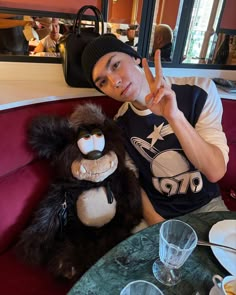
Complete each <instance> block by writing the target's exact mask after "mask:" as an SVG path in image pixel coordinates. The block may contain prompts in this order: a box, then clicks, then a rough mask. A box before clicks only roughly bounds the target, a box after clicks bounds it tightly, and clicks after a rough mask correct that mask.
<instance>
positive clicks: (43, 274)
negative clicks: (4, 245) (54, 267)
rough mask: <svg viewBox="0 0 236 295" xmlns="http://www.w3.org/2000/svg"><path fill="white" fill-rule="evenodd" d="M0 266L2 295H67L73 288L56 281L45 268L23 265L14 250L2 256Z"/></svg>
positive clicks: (0, 290)
mask: <svg viewBox="0 0 236 295" xmlns="http://www.w3.org/2000/svg"><path fill="white" fill-rule="evenodd" d="M0 266H1V270H0V272H1V276H0V294H2V295H13V294H17V295H33V294H37V295H65V294H66V293H67V292H68V291H69V289H70V288H71V287H72V283H68V282H65V281H57V280H56V279H54V278H53V277H52V275H51V274H49V273H48V272H47V271H46V270H45V268H44V269H43V268H40V267H32V266H29V265H26V264H24V263H22V262H21V261H20V260H19V259H17V258H16V257H15V254H14V250H13V249H11V250H9V251H7V252H5V253H3V254H2V255H0Z"/></svg>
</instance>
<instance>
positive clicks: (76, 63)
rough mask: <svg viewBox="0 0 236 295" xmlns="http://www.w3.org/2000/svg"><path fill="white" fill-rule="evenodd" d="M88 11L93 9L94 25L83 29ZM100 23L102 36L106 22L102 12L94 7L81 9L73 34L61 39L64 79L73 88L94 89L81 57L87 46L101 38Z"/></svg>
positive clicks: (75, 21) (67, 34)
mask: <svg viewBox="0 0 236 295" xmlns="http://www.w3.org/2000/svg"><path fill="white" fill-rule="evenodd" d="M88 9H91V10H92V11H93V13H94V15H95V21H94V25H93V26H92V27H84V28H83V27H82V25H81V21H82V19H84V15H85V11H86V10H88ZM99 23H101V34H103V33H104V22H103V16H102V14H101V12H100V11H99V9H98V8H97V7H95V6H93V5H85V6H83V7H81V8H80V10H79V11H78V13H77V15H76V18H75V19H74V23H73V30H72V32H69V33H66V34H65V35H63V36H62V37H61V38H60V41H59V51H60V54H61V58H62V67H63V72H64V77H65V80H66V83H67V84H68V85H70V86H72V87H84V88H91V87H92V86H91V85H90V84H89V82H88V81H87V80H86V78H85V76H84V74H83V70H82V65H81V56H82V53H83V50H84V48H85V46H86V45H87V44H88V43H89V42H91V41H92V40H93V39H95V38H97V37H98V36H100V33H99Z"/></svg>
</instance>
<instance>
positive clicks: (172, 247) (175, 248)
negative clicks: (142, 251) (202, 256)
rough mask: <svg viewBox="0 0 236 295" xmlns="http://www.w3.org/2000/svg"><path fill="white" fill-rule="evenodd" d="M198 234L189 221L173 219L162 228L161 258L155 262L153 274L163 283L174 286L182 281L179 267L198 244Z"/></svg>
mask: <svg viewBox="0 0 236 295" xmlns="http://www.w3.org/2000/svg"><path fill="white" fill-rule="evenodd" d="M197 240H198V238H197V234H196V232H195V231H194V229H193V228H192V227H191V226H190V225H188V224H187V223H185V222H183V221H180V220H175V219H171V220H168V221H165V222H164V223H163V224H162V225H161V228H160V242H159V259H157V260H156V261H155V262H154V263H153V267H152V270H153V274H154V276H155V277H156V279H157V280H158V281H160V282H161V283H163V284H165V285H168V286H173V285H175V284H177V283H178V282H179V281H180V277H181V276H180V270H179V268H180V267H181V266H182V265H183V264H184V263H185V261H186V260H187V258H188V257H189V255H190V254H191V253H192V252H193V250H194V248H195V247H196V245H197Z"/></svg>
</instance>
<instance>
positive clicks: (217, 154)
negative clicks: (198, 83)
mask: <svg viewBox="0 0 236 295" xmlns="http://www.w3.org/2000/svg"><path fill="white" fill-rule="evenodd" d="M169 124H170V125H171V127H172V129H173V131H174V133H175V135H176V136H177V138H178V140H179V142H180V144H181V147H182V148H183V150H184V152H185V154H186V156H187V157H188V159H189V161H190V162H191V163H192V164H193V165H194V166H195V167H196V168H197V169H198V170H199V171H201V172H202V173H203V174H204V175H205V176H206V177H207V178H208V180H209V181H211V182H217V181H218V180H219V179H221V178H222V177H223V176H224V174H225V172H226V165H225V161H224V157H223V154H222V152H221V151H220V149H219V148H218V147H217V146H214V145H212V144H209V143H207V142H206V141H205V140H204V139H202V138H201V136H200V135H199V134H198V133H197V132H196V130H195V129H194V128H193V127H192V126H191V125H190V124H189V122H188V121H187V119H186V118H185V117H184V114H183V113H182V112H179V113H178V117H177V118H175V119H174V120H173V121H172V122H169Z"/></svg>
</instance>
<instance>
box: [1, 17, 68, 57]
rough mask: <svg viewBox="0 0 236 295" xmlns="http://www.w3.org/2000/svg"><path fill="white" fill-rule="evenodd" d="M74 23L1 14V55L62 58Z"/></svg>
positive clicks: (55, 19) (51, 18)
mask: <svg viewBox="0 0 236 295" xmlns="http://www.w3.org/2000/svg"><path fill="white" fill-rule="evenodd" d="M71 27H72V21H71V20H70V19H62V18H53V17H39V16H28V15H27V16H26V15H24V16H23V15H15V14H6V13H0V55H20V56H48V57H58V56H59V52H58V42H59V38H60V37H61V35H62V34H64V33H65V32H67V31H69V30H70V29H71Z"/></svg>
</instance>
